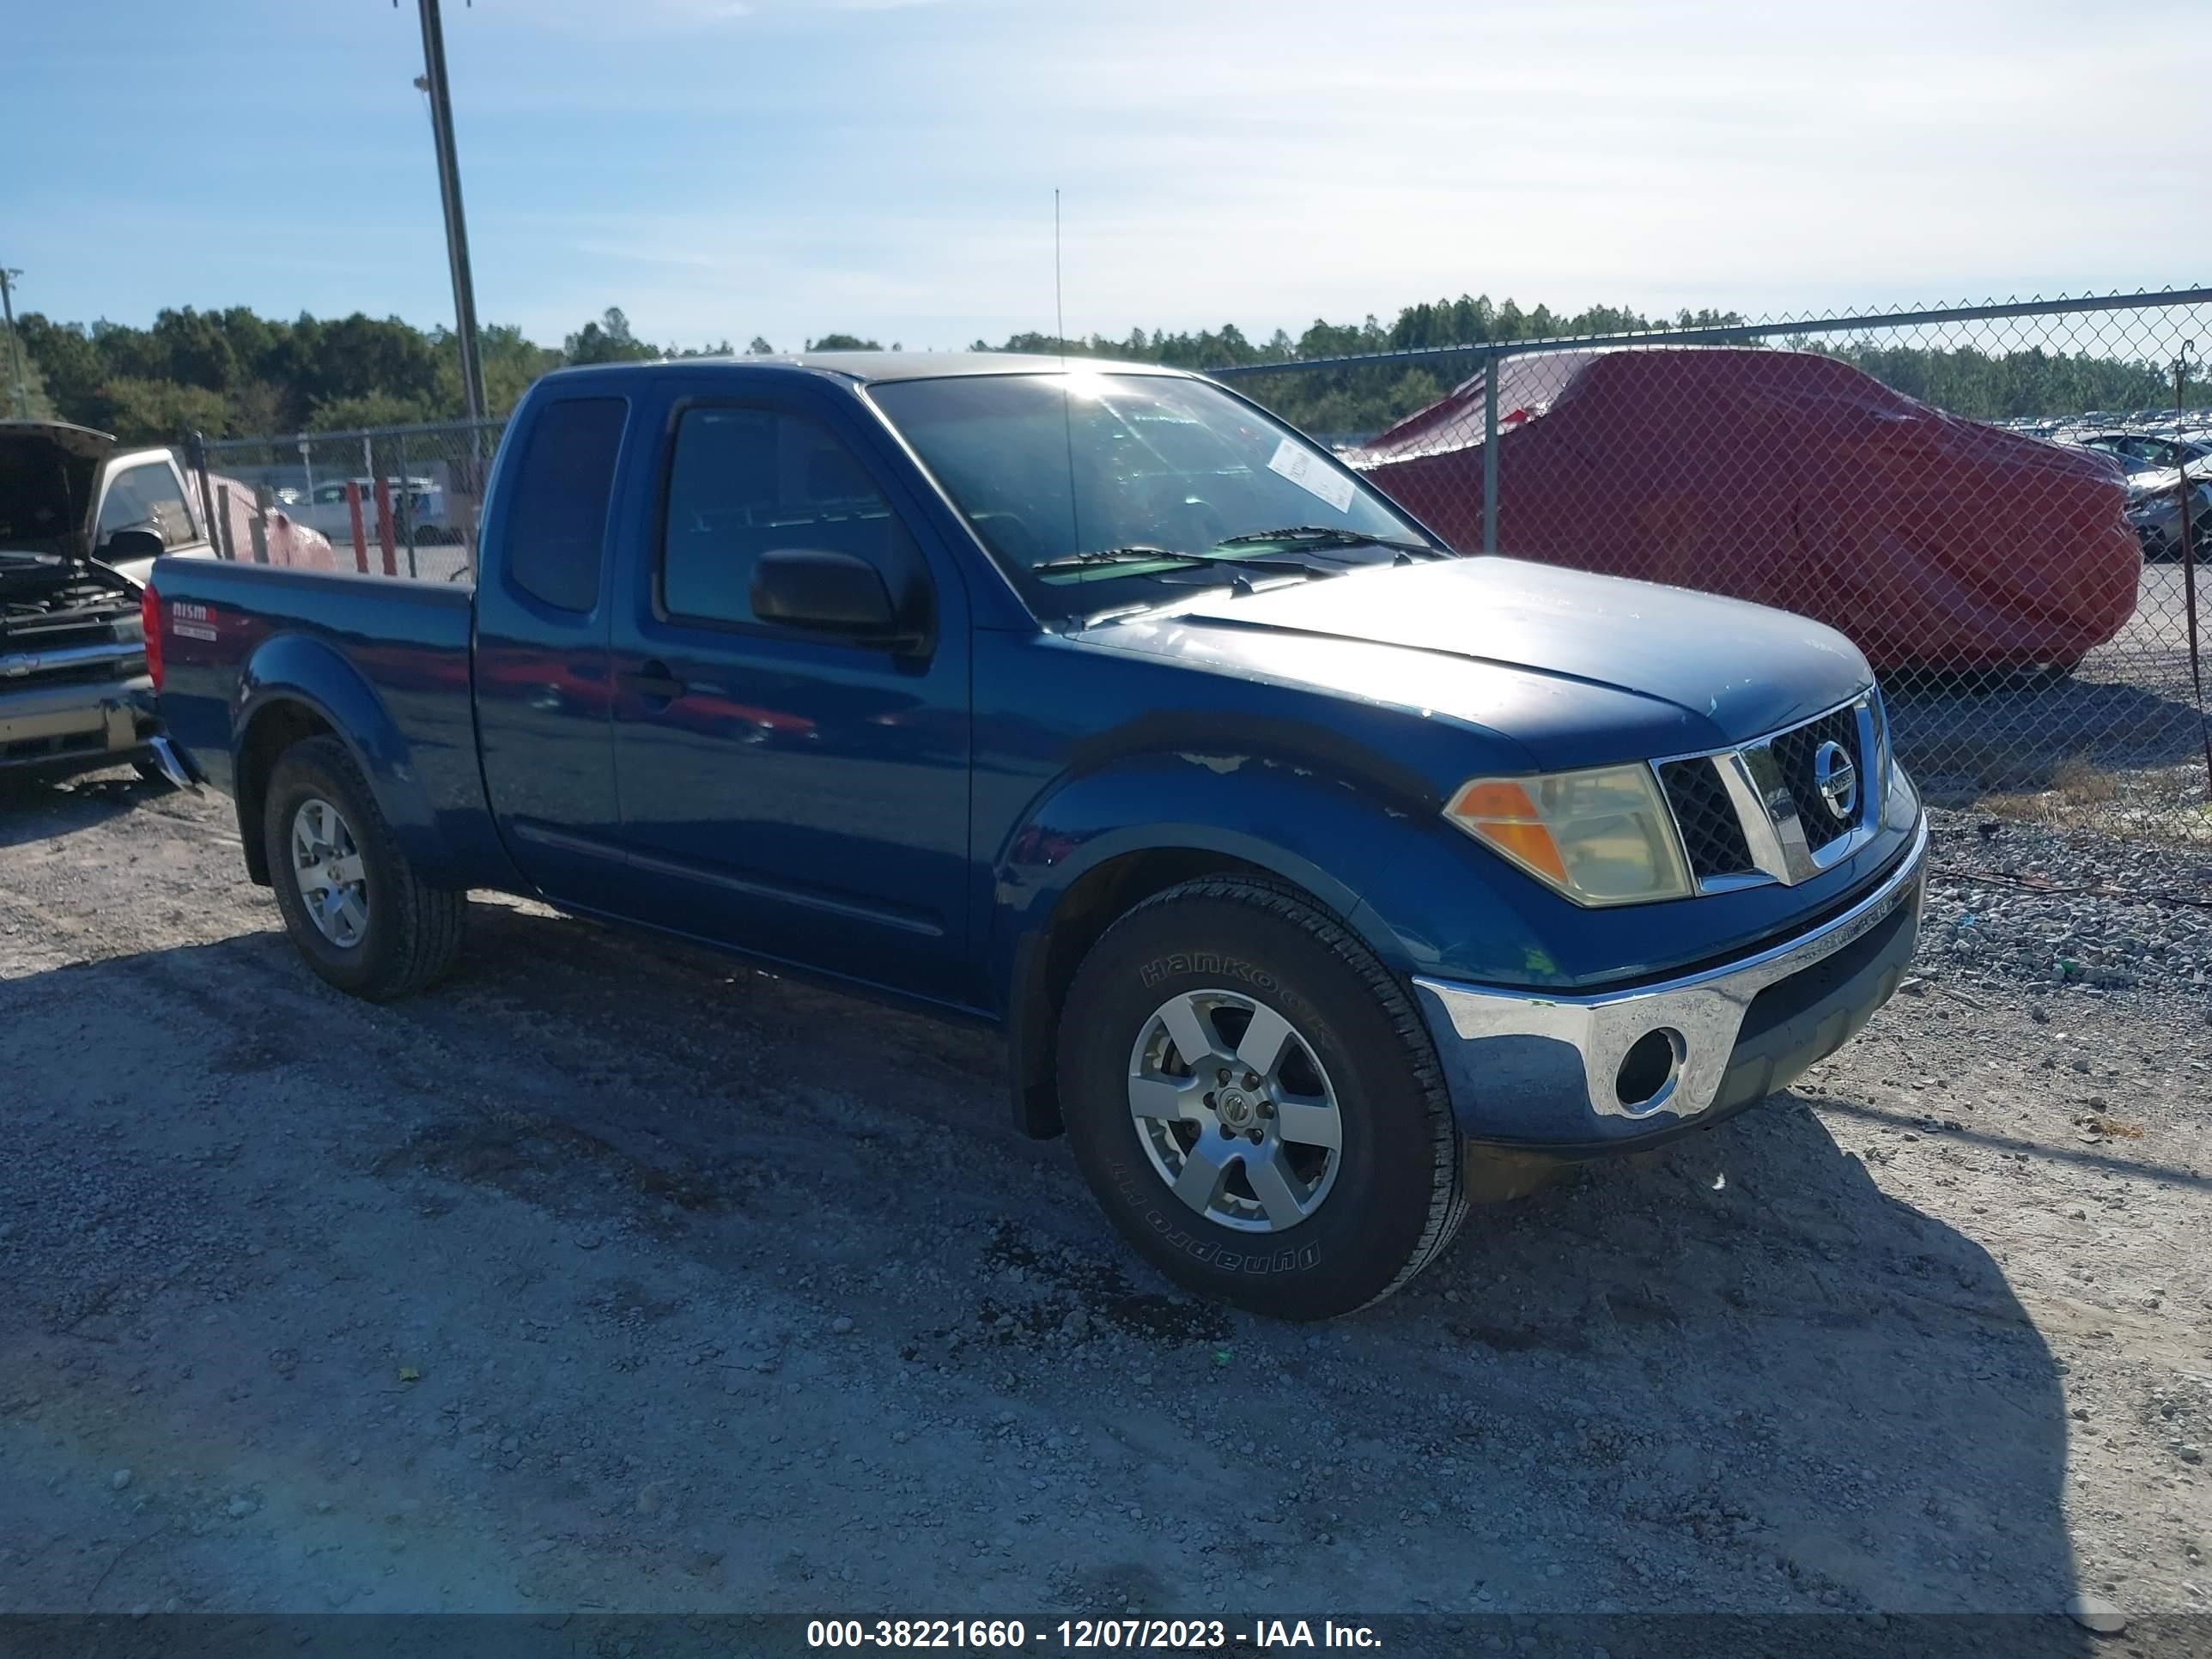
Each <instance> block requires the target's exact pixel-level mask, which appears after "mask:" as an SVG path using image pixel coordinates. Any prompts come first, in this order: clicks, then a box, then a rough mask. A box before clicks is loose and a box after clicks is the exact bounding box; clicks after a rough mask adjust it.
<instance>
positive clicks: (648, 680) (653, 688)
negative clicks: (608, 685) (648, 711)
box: [615, 660, 684, 702]
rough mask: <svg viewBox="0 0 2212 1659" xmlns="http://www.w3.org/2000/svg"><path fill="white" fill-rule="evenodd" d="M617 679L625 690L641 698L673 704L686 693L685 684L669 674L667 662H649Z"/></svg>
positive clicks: (620, 674)
mask: <svg viewBox="0 0 2212 1659" xmlns="http://www.w3.org/2000/svg"><path fill="white" fill-rule="evenodd" d="M615 679H616V681H617V683H618V684H620V685H621V686H622V688H623V690H625V691H634V692H635V693H636V694H637V695H638V696H641V697H650V698H653V699H654V700H656V701H658V702H674V701H675V700H676V699H677V698H678V697H680V696H683V695H684V682H683V681H682V680H679V679H678V678H676V676H675V675H673V674H671V673H670V672H669V671H668V665H667V664H666V663H665V662H653V661H650V660H648V661H647V662H644V663H641V664H640V665H638V667H637V668H636V669H635V670H634V671H624V672H622V673H619V674H617V675H616V676H615Z"/></svg>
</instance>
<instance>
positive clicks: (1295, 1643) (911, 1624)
mask: <svg viewBox="0 0 2212 1659" xmlns="http://www.w3.org/2000/svg"><path fill="white" fill-rule="evenodd" d="M1045 1644H1054V1645H1056V1647H1057V1648H1058V1650H1060V1651H1062V1652H1070V1653H1073V1652H1085V1651H1090V1650H1096V1649H1109V1650H1138V1651H1146V1650H1176V1649H1209V1648H1256V1649H1297V1648H1373V1647H1376V1646H1379V1645H1380V1643H1379V1642H1378V1640H1377V1638H1376V1633H1375V1632H1374V1630H1373V1628H1372V1627H1371V1626H1366V1625H1349V1624H1346V1625H1340V1624H1338V1623H1337V1622H1336V1621H1335V1620H1328V1619H1324V1620H1321V1621H1319V1623H1318V1625H1316V1622H1315V1621H1313V1620H1306V1619H1262V1620H1252V1621H1249V1622H1248V1621H1243V1620H1239V1621H1238V1623H1237V1627H1235V1628H1232V1627H1231V1625H1230V1623H1229V1621H1227V1620H1220V1619H1062V1620H1058V1621H1056V1622H1054V1623H1051V1624H1046V1625H1041V1626H1030V1625H1029V1624H1027V1623H1026V1622H1024V1620H1018V1619H991V1620H983V1619H895V1620H882V1619H878V1620H859V1619H814V1620H808V1621H807V1626H806V1645H807V1646H808V1647H810V1648H921V1649H931V1648H982V1649H997V1650H1018V1649H1022V1648H1026V1647H1029V1646H1031V1645H1045Z"/></svg>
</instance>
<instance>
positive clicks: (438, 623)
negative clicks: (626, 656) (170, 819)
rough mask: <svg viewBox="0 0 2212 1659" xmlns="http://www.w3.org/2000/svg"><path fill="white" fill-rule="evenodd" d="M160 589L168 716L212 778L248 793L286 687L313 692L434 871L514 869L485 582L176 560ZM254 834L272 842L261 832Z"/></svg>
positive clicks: (246, 830) (160, 567) (157, 580)
mask: <svg viewBox="0 0 2212 1659" xmlns="http://www.w3.org/2000/svg"><path fill="white" fill-rule="evenodd" d="M153 586H154V588H155V592H156V594H157V595H158V599H157V604H158V605H159V608H160V612H161V627H162V637H163V653H164V663H163V684H162V690H161V712H162V716H163V718H164V720H165V721H166V722H167V726H168V728H169V731H170V732H171V733H172V734H173V737H174V738H175V739H176V740H177V742H178V744H179V746H180V747H181V748H183V749H184V750H185V751H186V752H187V753H189V754H190V755H191V757H192V762H193V764H194V765H195V766H196V767H197V769H199V771H200V772H201V774H202V775H204V777H205V779H206V781H208V782H210V783H211V784H213V785H214V786H216V787H217V788H219V789H222V791H224V792H225V793H228V794H232V795H237V794H238V793H240V790H239V787H238V786H239V781H240V780H239V778H238V776H237V772H238V769H239V768H240V765H241V764H244V765H251V764H252V763H253V753H252V723H253V719H254V715H255V714H256V712H257V711H258V709H259V708H261V707H262V706H263V705H264V703H267V702H270V700H271V699H272V698H274V697H276V696H280V695H281V696H284V697H287V698H293V699H301V700H304V701H306V702H308V703H309V704H310V705H311V706H313V708H316V709H318V710H319V712H320V713H321V714H323V715H324V717H325V719H326V720H328V723H329V724H330V726H331V728H332V729H333V730H334V731H337V732H341V733H343V734H344V735H345V736H346V738H348V739H349V743H350V744H351V745H352V746H353V748H354V749H355V750H356V756H357V757H358V759H359V760H360V762H361V763H362V766H363V767H364V769H366V770H368V772H370V773H371V774H372V775H374V777H375V778H376V780H377V781H378V782H379V784H380V786H382V787H381V788H380V793H382V794H383V796H384V798H385V799H386V801H387V802H388V803H390V804H391V806H390V809H389V810H388V816H390V817H392V819H393V828H394V829H398V830H399V831H400V833H401V834H402V836H404V837H405V838H407V839H408V840H409V841H410V842H411V843H413V844H414V846H415V847H416V848H418V849H419V850H420V851H422V853H424V854H428V858H429V866H430V867H438V866H446V865H447V864H448V863H450V862H452V861H453V860H459V864H460V865H461V866H464V867H463V868H462V869H461V870H460V871H459V872H458V873H459V874H462V875H471V874H474V873H476V871H477V868H479V867H484V868H489V869H493V870H500V869H503V866H504V859H503V856H502V855H501V854H500V853H499V851H498V843H497V838H496V836H495V835H494V834H493V831H492V829H491V824H490V819H489V814H488V812H487V811H486V810H485V804H484V796H483V775H482V773H481V771H480V770H479V769H478V766H477V748H476V726H475V720H474V716H473V713H472V708H473V705H472V702H471V696H470V657H469V646H470V637H471V629H472V612H471V604H472V599H473V597H474V596H473V590H472V589H471V588H469V587H467V586H462V585H460V584H458V583H447V582H416V581H404V580H392V579H390V578H386V577H360V576H352V575H344V574H326V573H324V572H320V571H309V570H289V569H283V568H275V567H270V566H263V565H246V564H229V563H222V562H213V561H194V562H176V561H170V560H163V561H161V562H160V563H159V564H157V565H156V566H155V572H154V578H153ZM234 697H235V702H234ZM240 831H241V834H242V836H244V839H245V840H246V844H247V846H248V847H249V848H255V849H256V850H257V851H258V826H256V825H252V824H247V823H240ZM480 859H483V860H491V862H490V864H489V866H478V863H477V860H480Z"/></svg>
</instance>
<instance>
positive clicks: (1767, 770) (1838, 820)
mask: <svg viewBox="0 0 2212 1659" xmlns="http://www.w3.org/2000/svg"><path fill="white" fill-rule="evenodd" d="M1885 718H1886V716H1885V714H1884V712H1883V709H1882V706H1881V697H1880V696H1879V695H1878V694H1877V693H1875V692H1873V691H1869V692H1867V693H1865V694H1864V695H1863V696H1858V697H1855V698H1853V699H1852V700H1851V701H1850V702H1847V703H1845V704H1844V705H1843V706H1842V707H1841V708H1832V709H1830V710H1829V711H1828V712H1827V713H1826V714H1820V715H1817V716H1815V717H1814V719H1812V720H1805V721H1802V722H1801V723H1800V724H1798V725H1796V726H1790V727H1787V728H1786V729H1784V730H1783V731H1780V732H1771V733H1769V734H1768V735H1766V736H1765V737H1763V738H1757V739H1755V740H1754V741H1753V742H1751V743H1747V744H1744V745H1743V746H1742V747H1741V748H1740V749H1732V750H1723V751H1722V752H1720V753H1718V754H1712V755H1686V756H1682V757H1678V758H1676V759H1673V760H1664V761H1661V762H1659V763H1657V764H1656V766H1655V767H1654V769H1653V770H1654V771H1655V772H1656V775H1657V776H1658V780H1659V786H1660V788H1661V790H1662V793H1664V794H1665V796H1666V798H1667V805H1668V810H1669V811H1671V812H1672V813H1673V814H1674V827H1675V829H1676V830H1677V832H1678V833H1679V834H1680V836H1681V841H1682V852H1683V855H1684V857H1685V858H1686V860H1687V861H1688V863H1689V866H1690V873H1691V874H1692V877H1694V878H1696V880H1697V883H1698V885H1699V890H1701V891H1705V892H1716V891H1720V890H1726V889H1728V888H1731V887H1740V886H1743V885H1745V884H1747V883H1754V882H1760V881H1778V882H1783V883H1786V884H1796V883H1798V882H1802V881H1806V880H1809V879H1810V878H1812V877H1814V876H1815V875H1818V874H1819V873H1820V872H1821V871H1822V870H1824V869H1826V868H1828V867H1829V866H1832V865H1833V864H1834V863H1835V862H1836V861H1837V860H1839V859H1841V858H1843V857H1844V856H1845V855H1846V854H1849V853H1850V851H1852V850H1853V848H1857V847H1858V846H1861V845H1863V844H1864V842H1866V841H1867V840H1868V839H1869V837H1870V836H1872V835H1873V833H1874V830H1875V826H1876V825H1878V824H1879V823H1881V797H1882V794H1883V792H1884V791H1885V789H1886V788H1887V780H1886V779H1885V778H1882V777H1878V776H1877V775H1875V774H1876V772H1877V770H1878V769H1879V766H1880V763H1881V755H1882V753H1883V752H1885V750H1886V745H1885V744H1883V743H1882V742H1881V726H1882V722H1883V720H1885ZM1831 744H1832V745H1833V746H1834V747H1833V750H1830V745H1831ZM1824 755H1825V760H1824V758H1823V757H1824ZM1824 776H1825V777H1826V781H1828V783H1829V785H1830V789H1828V790H1824V789H1823V788H1822V787H1821V785H1822V781H1823V778H1824ZM1831 790H1832V792H1833V793H1834V794H1835V796H1836V798H1837V799H1838V800H1840V801H1841V802H1842V803H1843V805H1842V806H1841V808H1840V809H1839V808H1838V806H1837V805H1836V804H1835V803H1834V802H1833V801H1832V800H1831V799H1830V793H1831Z"/></svg>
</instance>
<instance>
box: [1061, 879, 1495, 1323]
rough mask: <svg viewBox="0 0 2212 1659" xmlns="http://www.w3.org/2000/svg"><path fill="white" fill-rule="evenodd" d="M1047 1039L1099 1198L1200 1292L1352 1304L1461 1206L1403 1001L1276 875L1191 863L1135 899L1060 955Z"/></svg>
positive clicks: (1318, 1312)
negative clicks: (1061, 983) (1062, 962)
mask: <svg viewBox="0 0 2212 1659" xmlns="http://www.w3.org/2000/svg"><path fill="white" fill-rule="evenodd" d="M1176 1030H1182V1032H1184V1033H1185V1036H1183V1038H1182V1039H1181V1040H1180V1041H1178V1040H1177V1039H1176V1036H1175V1035H1174V1033H1175V1032H1176ZM1285 1031H1286V1032H1287V1035H1279V1033H1281V1032H1285ZM1186 1045H1188V1047H1190V1048H1202V1049H1203V1050H1204V1051H1205V1052H1204V1053H1203V1054H1201V1055H1200V1057H1199V1058H1197V1059H1196V1060H1193V1059H1192V1058H1191V1057H1190V1056H1188V1055H1187V1054H1185V1053H1184V1049H1185V1047H1186ZM1059 1053H1060V1061H1059V1085H1060V1109H1061V1115H1062V1118H1063V1120H1064V1121H1065V1122H1066V1127H1067V1133H1068V1139H1069V1140H1070V1141H1071V1143H1072V1144H1073V1148H1074V1152H1075V1156H1076V1161H1077V1163H1078V1164H1079V1166H1080V1167H1081V1169H1082V1170H1083V1173H1084V1176H1085V1179H1086V1180H1087V1181H1088V1182H1090V1184H1091V1190H1092V1192H1093V1193H1094V1194H1096V1195H1097V1200H1098V1202H1099V1205H1100V1206H1101V1207H1102V1208H1103V1209H1104V1210H1105V1212H1106V1214H1107V1217H1108V1218H1109V1220H1111V1221H1112V1222H1113V1224H1114V1225H1115V1227H1116V1228H1118V1229H1119V1230H1120V1231H1121V1233H1122V1235H1123V1236H1124V1237H1127V1239H1128V1240H1129V1242H1130V1243H1132V1244H1133V1245H1134V1246H1135V1247H1136V1249H1138V1250H1139V1252H1140V1253H1141V1254H1142V1255H1145V1256H1146V1258H1147V1259H1149V1260H1150V1261H1152V1263H1153V1264H1154V1265H1155V1266H1157V1267H1158V1268H1159V1269H1160V1270H1161V1271H1162V1272H1163V1273H1165V1274H1166V1275H1167V1276H1168V1277H1169V1278H1170V1279H1174V1280H1175V1281H1176V1283H1177V1284H1179V1285H1183V1286H1185V1287H1186V1288H1188V1289H1189V1290H1191V1291H1195V1292H1197V1293H1198V1294H1199V1295H1200V1296H1205V1297H1212V1298H1213V1299H1216V1300H1218V1301H1223V1302H1227V1303H1231V1304H1235V1305H1236V1306H1238V1307H1241V1308H1246V1309H1249V1310H1252V1311H1253V1312H1255V1313H1261V1314H1267V1315H1271V1316H1275V1317H1278V1318H1284V1319H1297V1320H1308V1319H1327V1318H1331V1317H1334V1316H1336V1315H1339V1314H1344V1313H1349V1312H1351V1311H1352V1310H1354V1309H1358V1308H1362V1307H1364V1306H1366V1305H1368V1304H1370V1303H1374V1302H1378V1301H1380V1300H1382V1299H1383V1297H1387V1296H1389V1295H1390V1294H1391V1293H1392V1292H1393V1291H1396V1290H1398V1289H1400V1288H1401V1286H1403V1285H1406V1284H1407V1282H1408V1281H1409V1280H1411V1279H1413V1276H1414V1274H1416V1273H1419V1272H1420V1271H1421V1269H1422V1268H1424V1267H1427V1266H1428V1265H1429V1263H1430V1262H1431V1261H1434V1260H1435V1259H1436V1258H1437V1256H1438V1255H1441V1254H1442V1253H1443V1249H1444V1247H1445V1246H1446V1245H1447V1244H1449V1243H1450V1242H1451V1239H1452V1237H1453V1235H1454V1234H1455V1232H1457V1231H1458V1230H1459V1225H1460V1223H1461V1222H1462V1220H1463V1219H1464V1218H1465V1216H1466V1211H1467V1206H1466V1200H1465V1196H1464V1188H1463V1185H1462V1160H1461V1156H1460V1139H1459V1133H1458V1129H1457V1126H1456V1124H1455V1121H1454V1120H1453V1117H1452V1111H1451V1103H1450V1101H1449V1098H1448V1097H1447V1096H1446V1094H1445V1091H1444V1085H1443V1075H1442V1073H1441V1072H1440V1070H1439V1069H1438V1066H1437V1059H1436V1054H1435V1050H1434V1048H1433V1047H1432V1046H1431V1042H1430V1041H1429V1035H1428V1031H1427V1029H1426V1028H1425V1026H1424V1025H1423V1024H1422V1023H1421V1018H1420V1016H1419V1013H1418V1012H1416V1011H1415V1009H1414V1007H1413V1003H1412V1001H1411V1000H1410V999H1409V998H1408V997H1407V994H1406V993H1405V992H1404V990H1403V989H1402V988H1401V987H1400V985H1399V983H1398V981H1397V980H1396V979H1395V978H1394V977H1393V976H1392V975H1391V974H1390V973H1389V970H1388V969H1385V968H1384V967H1383V964H1382V963H1380V962H1378V961H1377V960H1376V957H1374V955H1373V953H1372V952H1370V951H1368V949H1367V948H1366V946H1365V945H1363V944H1362V943H1361V942H1360V941H1359V939H1358V938H1356V937H1355V936H1354V935H1353V934H1352V933H1351V932H1350V931H1349V930H1348V929H1346V927H1344V926H1343V925H1342V924H1341V923H1340V922H1338V921H1336V920H1335V919H1334V918H1333V917H1331V916H1329V915H1327V914H1326V913H1324V912H1322V910H1320V909H1319V908H1317V907H1316V906H1315V905H1313V904H1312V903H1311V902H1310V901H1308V900H1306V899H1304V897H1302V896H1299V895H1297V894H1295V893H1292V892H1291V891H1288V890H1285V889H1283V888H1279V887H1276V886H1273V885H1271V884H1267V883H1265V882H1262V881H1255V880H1251V879H1248V878H1234V877H1208V878H1201V879H1200V880H1196V881H1190V882H1186V883H1184V884H1182V885H1181V886H1178V887H1174V888H1170V889H1169V890H1167V891H1165V892H1164V893H1161V894H1159V895H1158V896H1155V897H1153V898H1152V899H1149V900H1147V901H1146V902H1144V903H1143V904H1140V905H1139V906H1138V907H1137V908H1135V909H1133V910H1132V911H1131V912H1130V913H1129V914H1128V915H1126V916H1124V917H1122V918H1121V921H1117V922H1116V923H1115V924H1114V926H1113V927H1110V928H1109V929H1108V930H1107V932H1106V933H1105V935H1104V936H1103V938H1102V939H1100V940H1099V941H1098V943H1097V945H1095V946H1094V947H1093V948H1092V950H1091V954H1090V955H1089V956H1088V957H1086V958H1085V960H1084V963H1083V965H1082V967H1081V968H1080V969H1079V970H1078V971H1077V973H1076V976H1075V981H1074V983H1073V985H1072V986H1071V987H1069V991H1068V995H1067V1000H1066V1006H1065V1007H1064V1009H1063V1010H1062V1012H1061V1018H1060V1042H1059ZM1267 1054H1276V1055H1277V1056H1279V1058H1278V1059H1277V1060H1276V1061H1275V1063H1274V1064H1273V1066H1270V1065H1269V1064H1268V1061H1267V1059H1266V1055H1267ZM1254 1079H1258V1081H1257V1082H1255V1081H1254ZM1330 1139H1334V1141H1335V1143H1336V1144H1335V1146H1334V1147H1333V1148H1332V1147H1330V1146H1328V1141H1329V1140H1330Z"/></svg>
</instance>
